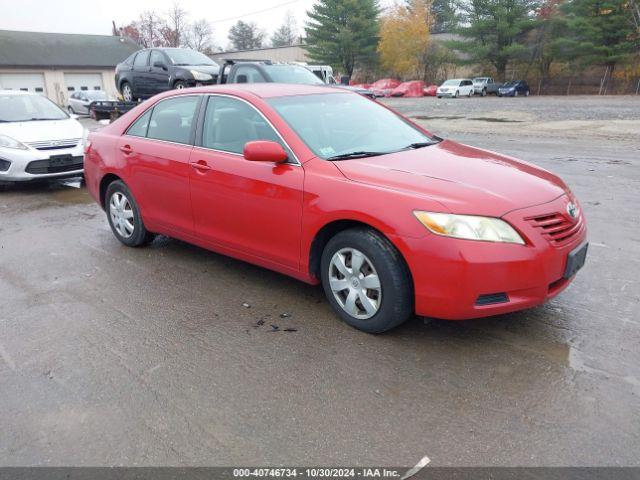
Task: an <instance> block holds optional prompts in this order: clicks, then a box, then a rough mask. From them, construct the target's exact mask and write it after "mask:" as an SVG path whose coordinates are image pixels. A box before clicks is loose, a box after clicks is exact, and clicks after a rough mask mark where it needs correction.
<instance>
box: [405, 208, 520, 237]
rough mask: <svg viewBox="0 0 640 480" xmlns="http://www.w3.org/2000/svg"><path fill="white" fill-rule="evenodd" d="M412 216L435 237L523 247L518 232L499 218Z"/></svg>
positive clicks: (417, 213) (440, 215)
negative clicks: (441, 236) (435, 235)
mask: <svg viewBox="0 0 640 480" xmlns="http://www.w3.org/2000/svg"><path fill="white" fill-rule="evenodd" d="M413 214H414V215H415V216H416V218H417V219H418V220H419V221H420V223H422V224H423V225H424V226H425V227H427V229H429V231H431V232H433V233H435V234H437V235H444V236H445V237H454V238H463V239H466V240H483V241H486V242H505V243H517V244H520V245H524V240H523V239H522V237H521V236H520V235H519V234H518V232H516V231H515V229H514V228H513V227H512V226H511V225H509V224H508V223H507V222H505V221H504V220H500V219H499V218H493V217H478V216H475V215H454V214H451V213H435V212H423V211H414V212H413Z"/></svg>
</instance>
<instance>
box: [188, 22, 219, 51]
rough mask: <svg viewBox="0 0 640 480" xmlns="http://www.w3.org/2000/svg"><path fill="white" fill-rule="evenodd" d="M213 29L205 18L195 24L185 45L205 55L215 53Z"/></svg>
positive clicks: (190, 28)
mask: <svg viewBox="0 0 640 480" xmlns="http://www.w3.org/2000/svg"><path fill="white" fill-rule="evenodd" d="M212 38H213V27H212V26H211V24H210V23H209V22H208V21H207V20H206V19H204V18H201V19H200V20H197V21H195V22H193V23H192V24H191V25H190V27H189V31H188V33H187V35H186V41H185V45H186V46H187V47H189V48H192V49H194V50H197V51H199V52H203V53H211V52H213V49H214V45H213V41H212Z"/></svg>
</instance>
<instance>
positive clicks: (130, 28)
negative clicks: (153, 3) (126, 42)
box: [122, 10, 167, 48]
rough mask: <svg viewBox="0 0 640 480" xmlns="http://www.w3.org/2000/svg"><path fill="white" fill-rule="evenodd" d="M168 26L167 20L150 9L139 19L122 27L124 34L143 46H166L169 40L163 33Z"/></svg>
mask: <svg viewBox="0 0 640 480" xmlns="http://www.w3.org/2000/svg"><path fill="white" fill-rule="evenodd" d="M166 27H167V24H166V22H165V21H164V20H163V19H162V18H160V17H159V16H158V15H157V14H156V13H155V12H152V11H150V10H147V11H144V12H142V13H141V14H140V17H139V18H138V20H136V21H134V22H131V23H130V24H129V25H126V26H124V27H123V28H122V34H123V35H125V36H128V37H130V38H132V39H133V40H134V41H135V42H136V43H137V44H138V45H140V46H141V47H143V48H151V47H166V46H167V41H166V39H165V36H164V35H163V31H164V29H165V28H166Z"/></svg>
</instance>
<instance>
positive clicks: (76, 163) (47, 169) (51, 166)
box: [25, 156, 84, 175]
mask: <svg viewBox="0 0 640 480" xmlns="http://www.w3.org/2000/svg"><path fill="white" fill-rule="evenodd" d="M83 166H84V158H83V157H82V156H77V157H71V156H70V157H69V159H68V160H67V159H65V161H64V162H58V161H57V159H47V160H34V161H33V162H29V164H28V165H27V168H25V172H27V173H31V174H34V175H44V174H47V173H64V172H73V171H74V170H82V168H83Z"/></svg>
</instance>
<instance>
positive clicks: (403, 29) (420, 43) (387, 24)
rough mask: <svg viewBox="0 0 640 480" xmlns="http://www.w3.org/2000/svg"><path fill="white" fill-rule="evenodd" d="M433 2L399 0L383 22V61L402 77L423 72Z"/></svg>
mask: <svg viewBox="0 0 640 480" xmlns="http://www.w3.org/2000/svg"><path fill="white" fill-rule="evenodd" d="M430 7H431V5H430V2H428V1H425V0H420V1H413V2H412V4H410V5H409V6H405V5H402V4H396V5H395V6H394V7H393V8H392V9H391V10H390V11H389V13H388V14H387V15H385V17H384V18H383V19H382V22H381V26H380V43H379V45H378V52H379V53H380V63H381V64H382V66H383V67H384V68H385V69H387V70H389V71H390V72H392V73H394V74H397V75H399V76H401V77H406V76H414V75H418V74H419V75H423V74H424V65H425V57H426V54H427V48H428V47H429V29H430V27H431V13H430Z"/></svg>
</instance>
